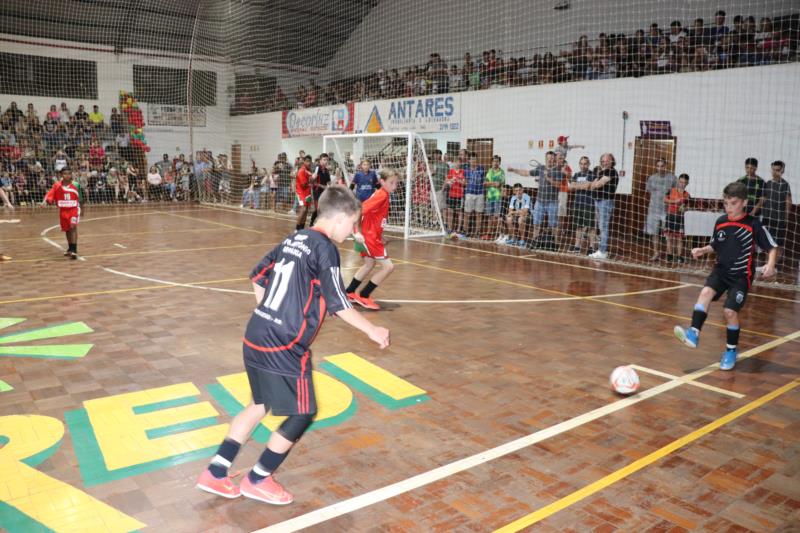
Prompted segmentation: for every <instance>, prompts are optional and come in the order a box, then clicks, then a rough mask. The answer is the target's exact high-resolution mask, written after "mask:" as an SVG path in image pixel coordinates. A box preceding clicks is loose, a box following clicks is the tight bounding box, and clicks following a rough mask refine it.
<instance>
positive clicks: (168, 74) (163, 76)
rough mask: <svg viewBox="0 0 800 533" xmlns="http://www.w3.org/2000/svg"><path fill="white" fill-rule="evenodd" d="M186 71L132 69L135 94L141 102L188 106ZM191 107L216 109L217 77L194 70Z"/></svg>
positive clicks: (141, 67) (153, 68) (204, 71)
mask: <svg viewBox="0 0 800 533" xmlns="http://www.w3.org/2000/svg"><path fill="white" fill-rule="evenodd" d="M188 77H189V71H188V70H186V69H178V68H168V67H152V66H149V65H134V66H133V92H134V94H135V95H136V97H137V98H138V99H139V101H140V102H146V103H149V104H164V105H187V103H188V102H187V101H186V86H187V84H188ZM192 105H196V106H215V105H217V73H216V72H211V71H207V70H192Z"/></svg>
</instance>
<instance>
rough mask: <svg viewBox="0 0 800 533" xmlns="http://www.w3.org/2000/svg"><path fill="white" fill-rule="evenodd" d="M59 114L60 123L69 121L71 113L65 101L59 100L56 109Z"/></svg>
mask: <svg viewBox="0 0 800 533" xmlns="http://www.w3.org/2000/svg"><path fill="white" fill-rule="evenodd" d="M58 112H59V114H60V115H61V121H60V122H62V123H64V124H66V123H67V122H69V119H70V118H72V113H70V112H69V108H68V107H67V103H66V102H61V107H60V108H59V110H58Z"/></svg>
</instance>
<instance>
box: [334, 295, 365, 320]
mask: <svg viewBox="0 0 800 533" xmlns="http://www.w3.org/2000/svg"><path fill="white" fill-rule="evenodd" d="M347 299H348V300H350V301H351V302H352V303H356V304H357V303H359V301H358V294H356V293H354V292H348V293H347ZM334 316H336V315H334Z"/></svg>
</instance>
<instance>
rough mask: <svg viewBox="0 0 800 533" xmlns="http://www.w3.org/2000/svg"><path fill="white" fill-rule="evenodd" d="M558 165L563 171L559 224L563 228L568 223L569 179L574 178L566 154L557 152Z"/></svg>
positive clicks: (559, 192) (559, 200)
mask: <svg viewBox="0 0 800 533" xmlns="http://www.w3.org/2000/svg"><path fill="white" fill-rule="evenodd" d="M556 167H557V168H558V169H559V170H560V171H561V182H560V183H559V187H558V226H559V227H560V228H563V227H564V226H565V225H566V223H567V216H568V212H567V208H568V205H569V181H570V179H571V178H572V168H571V167H570V166H569V165H568V164H567V156H566V155H565V154H563V153H556Z"/></svg>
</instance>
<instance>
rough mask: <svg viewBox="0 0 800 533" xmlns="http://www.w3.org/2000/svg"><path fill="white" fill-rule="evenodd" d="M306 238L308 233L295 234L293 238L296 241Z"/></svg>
mask: <svg viewBox="0 0 800 533" xmlns="http://www.w3.org/2000/svg"><path fill="white" fill-rule="evenodd" d="M306 239H308V235H295V236H294V240H296V241H304V240H306Z"/></svg>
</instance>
